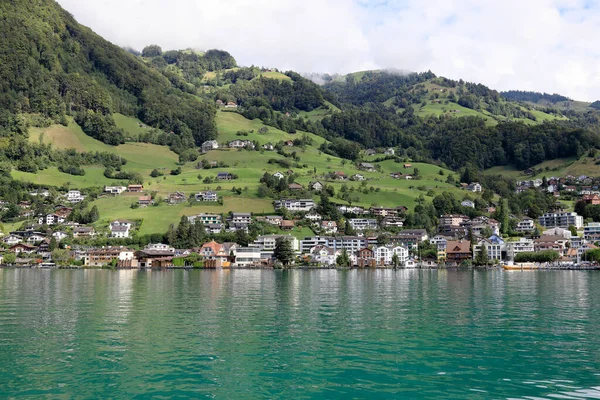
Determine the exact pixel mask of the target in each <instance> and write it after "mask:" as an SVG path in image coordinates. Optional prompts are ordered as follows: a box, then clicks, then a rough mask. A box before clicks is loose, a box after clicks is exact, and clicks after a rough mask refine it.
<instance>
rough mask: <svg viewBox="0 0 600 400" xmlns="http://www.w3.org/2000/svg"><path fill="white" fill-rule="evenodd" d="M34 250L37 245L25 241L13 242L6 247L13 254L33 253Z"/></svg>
mask: <svg viewBox="0 0 600 400" xmlns="http://www.w3.org/2000/svg"><path fill="white" fill-rule="evenodd" d="M36 250H37V247H35V246H33V245H31V244H26V243H17V244H13V245H12V246H10V247H9V248H8V251H10V252H11V253H15V254H33V253H35V251H36Z"/></svg>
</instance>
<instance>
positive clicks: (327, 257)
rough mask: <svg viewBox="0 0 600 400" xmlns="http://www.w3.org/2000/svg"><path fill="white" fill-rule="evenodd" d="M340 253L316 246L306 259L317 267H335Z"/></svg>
mask: <svg viewBox="0 0 600 400" xmlns="http://www.w3.org/2000/svg"><path fill="white" fill-rule="evenodd" d="M341 253H342V252H341V251H340V250H336V249H333V248H331V247H328V246H323V245H318V246H315V247H313V248H312V249H310V252H309V254H308V259H309V260H310V262H312V263H314V264H318V265H335V264H336V260H337V258H338V256H339V255H340V254H341Z"/></svg>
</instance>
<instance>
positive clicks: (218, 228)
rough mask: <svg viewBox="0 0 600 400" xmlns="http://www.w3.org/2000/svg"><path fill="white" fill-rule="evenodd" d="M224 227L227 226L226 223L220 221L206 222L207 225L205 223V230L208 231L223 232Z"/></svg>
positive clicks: (213, 232)
mask: <svg viewBox="0 0 600 400" xmlns="http://www.w3.org/2000/svg"><path fill="white" fill-rule="evenodd" d="M224 228H225V225H223V223H221V222H218V223H215V224H206V225H204V230H205V231H206V232H207V233H211V234H217V233H221V232H222V231H223V229H224Z"/></svg>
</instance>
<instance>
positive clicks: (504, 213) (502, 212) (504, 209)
mask: <svg viewBox="0 0 600 400" xmlns="http://www.w3.org/2000/svg"><path fill="white" fill-rule="evenodd" d="M498 218H499V221H500V232H501V233H503V234H507V233H508V229H509V221H508V202H507V201H506V199H502V200H501V201H500V209H499V210H498Z"/></svg>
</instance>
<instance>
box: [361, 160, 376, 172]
mask: <svg viewBox="0 0 600 400" xmlns="http://www.w3.org/2000/svg"><path fill="white" fill-rule="evenodd" d="M358 168H359V169H362V170H363V171H370V172H373V171H375V165H373V164H371V163H366V162H362V163H360V164H358Z"/></svg>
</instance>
